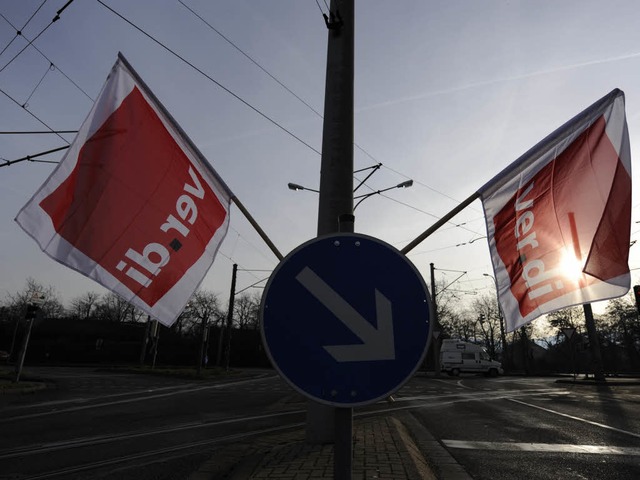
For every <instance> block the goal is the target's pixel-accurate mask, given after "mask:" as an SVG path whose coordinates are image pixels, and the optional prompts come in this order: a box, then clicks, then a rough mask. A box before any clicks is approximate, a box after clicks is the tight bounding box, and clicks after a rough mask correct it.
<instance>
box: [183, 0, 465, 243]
mask: <svg viewBox="0 0 640 480" xmlns="http://www.w3.org/2000/svg"><path fill="white" fill-rule="evenodd" d="M178 2H179V3H180V4H181V5H182V6H184V7H185V8H186V9H187V10H189V11H190V12H191V13H192V14H193V15H194V16H195V17H197V18H198V19H199V20H200V21H201V22H203V23H204V24H205V25H206V26H207V27H209V28H210V29H211V30H213V31H214V32H215V33H216V34H218V35H219V36H220V37H221V38H223V39H224V40H225V41H226V42H227V43H228V44H229V45H231V46H232V47H233V48H235V49H236V50H237V51H238V52H240V53H241V54H242V55H243V56H245V57H246V58H247V59H249V60H250V61H251V62H252V63H253V64H254V65H256V66H257V67H258V68H259V69H260V70H262V71H263V72H264V73H266V74H267V75H268V76H269V77H270V78H271V79H273V80H274V81H275V82H276V83H277V84H278V85H280V86H281V87H282V88H284V89H285V90H286V91H287V92H289V93H290V94H291V95H293V96H294V97H295V98H296V99H298V101H300V102H301V103H302V104H303V105H305V106H306V107H307V108H308V109H309V110H311V111H312V112H313V113H315V114H316V115H317V116H318V117H320V118H324V117H323V116H322V114H321V113H320V112H318V111H317V110H316V109H315V108H313V107H312V106H311V105H310V104H309V103H308V102H306V101H305V100H304V99H303V98H301V97H300V96H299V95H297V94H296V93H295V92H294V91H293V90H291V89H290V88H289V87H287V86H286V85H285V84H284V83H283V82H282V81H280V80H279V79H278V78H277V77H276V76H275V75H273V74H272V73H271V72H269V71H268V70H267V69H266V68H265V67H263V66H262V65H261V64H260V63H259V62H258V61H257V60H255V59H254V58H253V57H251V56H250V55H249V54H248V53H246V52H245V51H244V50H242V49H241V48H240V47H238V46H237V45H236V44H235V43H234V42H233V41H232V40H231V39H229V38H228V37H227V36H225V35H224V34H223V33H222V32H220V31H219V30H218V29H216V28H215V27H214V26H213V25H211V24H210V23H209V22H208V21H207V20H206V19H205V18H203V17H202V16H201V15H200V14H198V13H197V12H196V11H194V10H193V9H192V8H191V7H189V6H188V5H186V4H185V3H184V2H183V1H182V0H178ZM316 5H318V8H319V9H320V12H321V13H322V14H323V16H324V15H325V12H324V10H323V9H322V7H321V6H320V3H319V2H318V0H316ZM325 5H326V6H327V9H329V6H328V5H327V4H326V1H325ZM353 145H354V146H355V147H356V148H358V149H359V150H360V151H362V152H363V153H364V154H365V155H366V156H367V157H369V158H370V159H372V160H373V161H375V162H376V163H379V164H380V165H381V166H382V167H384V168H386V169H387V170H390V171H392V172H394V173H396V174H398V175H400V176H402V177H405V178H407V179H408V178H410V177H409V176H407V175H404V174H402V173H400V172H398V171H397V170H394V169H393V168H390V167H387V166H386V165H384V164H383V163H382V162H379V161H378V160H377V159H376V158H374V157H373V156H372V155H371V154H370V153H369V152H367V151H366V150H365V149H364V148H362V147H361V146H360V145H358V144H357V143H356V142H354V143H353ZM414 182H415V183H417V184H419V185H422V186H423V187H425V188H427V189H429V190H431V191H432V192H435V193H437V194H439V195H442V196H443V197H446V198H448V199H449V200H452V201H454V202H455V203H457V204H458V203H460V201H459V200H456V199H455V198H453V197H451V196H449V195H447V194H445V193H443V192H440V191H438V190H436V189H435V188H433V187H430V186H429V185H427V184H425V183H423V182H420V181H417V180H414ZM365 187H366V185H365ZM381 196H383V197H385V198H387V199H390V200H393V201H396V200H395V199H392V198H390V197H388V196H386V195H381ZM398 203H401V204H402V205H405V206H408V207H410V208H413V209H415V210H418V211H420V212H422V213H425V214H427V215H429V216H431V217H433V218H435V219H437V220H439V219H440V217H437V216H436V215H433V214H431V213H429V212H425V211H424V210H420V209H419V208H416V207H413V206H411V205H408V204H406V203H402V202H400V201H398ZM471 208H472V209H473V210H477V209H474V208H473V207H471ZM448 223H450V224H452V225H454V226H456V227H457V225H455V224H453V223H452V222H448ZM466 230H468V229H466ZM468 231H470V232H471V233H476V232H473V231H472V230H468Z"/></svg>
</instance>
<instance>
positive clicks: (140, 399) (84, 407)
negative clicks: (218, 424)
mask: <svg viewBox="0 0 640 480" xmlns="http://www.w3.org/2000/svg"><path fill="white" fill-rule="evenodd" d="M274 378H275V376H274ZM263 380H264V378H263V377H260V378H252V379H248V380H239V381H237V382H227V383H218V384H215V385H206V386H201V387H195V388H184V389H180V390H177V391H175V392H167V393H157V394H155V395H146V396H142V397H135V398H127V399H124V400H115V401H110V402H101V403H92V404H90V405H80V406H77V407H68V408H61V409H60V410H52V411H47V412H38V413H28V414H25V415H16V416H12V417H8V418H0V423H7V422H15V421H17V420H24V419H27V418H37V417H46V416H48V415H57V414H60V413H68V412H76V411H80V410H88V409H91V408H101V407H107V406H111V405H120V404H124V403H135V402H146V401H147V400H152V399H155V398H163V397H171V396H174V395H182V394H189V393H195V392H200V391H203V390H214V389H221V388H225V387H229V386H238V385H243V384H247V383H253V382H257V381H263ZM190 385H193V384H190ZM145 392H146V390H142V391H138V392H132V393H131V395H136V394H137V393H145ZM119 395H120V394H117V395H116V396H119ZM108 397H110V395H107V396H106V397H93V398H91V399H90V400H101V399H102V398H108ZM69 401H70V402H74V400H69ZM35 406H37V405H35Z"/></svg>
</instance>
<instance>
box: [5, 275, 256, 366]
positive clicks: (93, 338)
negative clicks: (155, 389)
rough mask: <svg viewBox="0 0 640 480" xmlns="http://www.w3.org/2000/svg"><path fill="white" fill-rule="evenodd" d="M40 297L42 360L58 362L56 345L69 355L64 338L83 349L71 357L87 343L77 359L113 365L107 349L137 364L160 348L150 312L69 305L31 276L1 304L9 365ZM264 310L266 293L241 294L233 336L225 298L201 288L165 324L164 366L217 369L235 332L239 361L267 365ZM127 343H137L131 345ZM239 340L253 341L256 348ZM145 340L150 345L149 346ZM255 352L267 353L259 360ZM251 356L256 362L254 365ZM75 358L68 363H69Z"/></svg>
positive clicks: (96, 302) (95, 300)
mask: <svg viewBox="0 0 640 480" xmlns="http://www.w3.org/2000/svg"><path fill="white" fill-rule="evenodd" d="M35 294H37V295H38V297H39V300H40V301H41V303H40V308H41V309H42V313H43V315H42V317H43V318H44V321H42V320H41V321H40V322H39V323H38V324H36V325H34V330H33V340H32V342H31V343H32V345H31V346H30V347H29V351H28V352H29V355H30V356H31V357H34V358H35V356H37V355H40V356H41V357H42V358H40V359H39V360H55V359H54V358H52V351H53V350H52V348H53V346H54V345H55V346H56V349H55V351H56V352H61V353H57V354H56V355H57V357H61V356H65V357H67V356H68V355H66V354H64V355H63V353H62V352H63V349H61V348H60V343H61V341H62V340H61V336H66V337H65V338H67V340H66V341H68V343H70V344H71V343H73V342H75V343H76V346H75V347H74V346H72V345H68V350H67V353H68V352H69V351H71V350H74V348H75V350H77V348H80V347H79V346H78V345H77V344H78V343H82V344H83V345H84V344H86V345H84V346H83V347H82V348H84V349H85V350H86V352H85V353H83V354H79V352H78V351H76V352H75V354H74V356H73V358H75V359H77V361H82V358H83V357H84V358H87V359H88V360H95V359H96V358H100V359H103V360H104V361H108V360H109V358H108V355H107V350H109V348H112V350H113V351H112V354H113V355H112V356H113V357H114V360H116V359H120V361H131V362H134V361H136V359H138V358H144V357H145V355H144V353H145V352H141V349H143V350H144V349H145V348H146V349H151V348H152V347H153V342H150V341H148V340H149V339H148V338H147V337H148V336H149V335H150V332H149V331H148V330H149V329H148V328H146V327H147V323H148V317H147V315H146V314H145V313H144V312H142V311H141V310H140V309H138V308H136V307H135V306H133V305H132V304H130V303H129V302H126V301H125V300H123V299H122V298H121V297H119V296H118V295H116V294H114V293H106V294H104V295H100V294H98V293H95V292H87V293H84V294H82V295H80V296H78V297H75V298H73V299H71V301H70V302H69V305H68V307H66V308H65V306H64V305H63V303H62V301H61V299H60V295H59V294H58V293H57V292H56V290H55V288H54V287H52V286H48V285H42V284H41V283H39V282H38V281H36V280H34V279H32V278H29V279H27V281H26V285H25V286H24V288H23V289H22V290H20V291H19V292H15V293H8V294H7V295H6V296H5V297H4V298H3V299H1V300H0V351H5V352H7V353H9V354H10V355H11V357H12V358H9V360H12V359H15V356H16V355H17V352H18V350H19V348H20V345H21V343H20V342H21V338H22V335H23V334H24V330H25V324H26V320H25V318H26V317H27V311H28V305H29V304H30V303H31V301H32V299H33V298H34V295H35ZM259 307H260V296H259V295H258V294H257V293H255V292H254V293H248V292H243V293H241V294H239V295H237V296H236V297H235V301H234V308H233V316H232V325H231V330H230V331H229V329H228V328H227V327H228V325H227V320H228V318H229V316H228V311H227V310H226V309H225V308H224V307H223V305H222V304H221V302H220V300H219V298H218V295H217V294H215V293H214V292H211V291H208V290H205V289H200V290H198V291H196V292H195V293H194V294H193V296H192V297H191V299H190V300H189V302H188V304H187V306H186V307H185V308H184V310H183V312H182V313H181V315H180V316H179V318H178V319H177V321H176V322H175V323H174V324H173V325H172V327H171V328H166V327H160V336H161V337H162V340H161V343H162V344H163V345H162V347H161V348H160V349H159V352H160V354H159V357H158V358H159V361H162V360H163V359H165V360H167V361H171V360H172V359H173V362H172V363H192V362H193V363H195V364H196V365H198V367H200V366H201V365H202V364H203V363H204V362H205V361H206V363H208V364H209V365H215V364H221V363H222V362H224V360H225V357H224V350H225V348H228V344H229V341H228V337H226V336H225V335H231V336H232V337H234V349H233V352H234V356H235V357H236V358H235V360H236V363H237V362H238V361H240V363H246V362H245V361H244V360H247V359H249V360H248V363H249V364H251V363H257V364H260V366H266V365H265V362H266V360H265V356H264V352H262V351H261V346H260V345H259V343H260V338H259V337H260V335H259V329H258V327H259V323H258V311H259ZM83 324H84V326H82V325H83ZM43 336H44V337H47V338H43ZM118 338H120V342H119V344H120V345H119V347H116V346H115V345H114V342H115V343H118V341H117V340H118ZM49 340H51V341H49ZM127 342H128V344H130V345H129V346H128V347H126V348H125V347H124V345H125V343H127ZM239 342H245V343H248V344H250V347H247V346H246V345H241V344H240V343H239ZM143 343H144V344H145V345H147V346H146V347H145V346H141V345H142V344H143ZM170 344H171V345H172V346H170ZM34 345H35V346H34ZM38 345H40V347H42V348H41V350H42V351H39V352H38V350H37V349H38V348H39V347H38ZM176 348H177V349H182V350H185V352H183V353H182V354H178V353H176V352H174V354H170V350H171V349H174V350H175V349H176ZM34 349H35V350H34ZM47 349H48V350H49V351H47ZM125 351H126V353H125ZM239 351H244V352H245V356H246V357H247V358H246V359H244V360H243V359H239V358H237V356H238V355H237V354H238V352H239ZM254 351H255V352H258V353H259V355H257V356H256V355H255V352H254ZM83 352H84V350H83ZM96 352H98V353H96ZM141 353H142V355H141ZM149 353H150V352H149ZM116 357H117V358H116ZM250 357H251V358H253V357H256V358H254V359H253V360H251V359H250ZM68 360H69V359H68V358H65V361H68Z"/></svg>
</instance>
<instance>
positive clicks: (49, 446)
mask: <svg viewBox="0 0 640 480" xmlns="http://www.w3.org/2000/svg"><path fill="white" fill-rule="evenodd" d="M305 412H306V411H305V410H288V411H286V412H279V413H268V414H264V415H252V416H245V417H235V418H228V419H225V420H213V421H209V422H207V421H205V422H194V423H186V424H182V425H174V426H170V427H163V428H157V429H150V430H138V431H132V432H125V433H118V434H114V435H102V436H94V437H80V438H73V439H70V440H63V441H59V442H51V443H46V444H35V445H26V446H22V447H17V448H13V449H10V450H3V451H0V460H1V459H5V458H14V457H26V456H29V455H38V454H43V453H47V452H53V451H58V450H67V449H70V448H78V447H87V446H91V445H101V444H105V443H112V442H119V441H122V440H130V439H133V438H141V437H149V436H153V435H163V434H167V433H173V432H179V431H184V430H195V429H200V428H211V427H217V426H220V425H230V424H235V423H247V422H254V421H256V420H265V419H270V418H278V417H289V416H294V415H302V414H304V413H305ZM275 428H281V427H275ZM251 432H261V430H255V431H251ZM251 432H249V433H244V434H238V435H251V434H252V433H251ZM216 441H218V440H216Z"/></svg>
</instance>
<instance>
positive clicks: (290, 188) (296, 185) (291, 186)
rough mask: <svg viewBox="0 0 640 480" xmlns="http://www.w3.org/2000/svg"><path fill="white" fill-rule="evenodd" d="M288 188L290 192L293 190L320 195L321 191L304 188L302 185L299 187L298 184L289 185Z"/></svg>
mask: <svg viewBox="0 0 640 480" xmlns="http://www.w3.org/2000/svg"><path fill="white" fill-rule="evenodd" d="M287 186H288V187H289V190H293V191H294V192H297V191H298V190H309V191H310V192H316V193H320V190H314V189H313V188H307V187H303V186H302V185H298V184H297V183H288V184H287Z"/></svg>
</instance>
